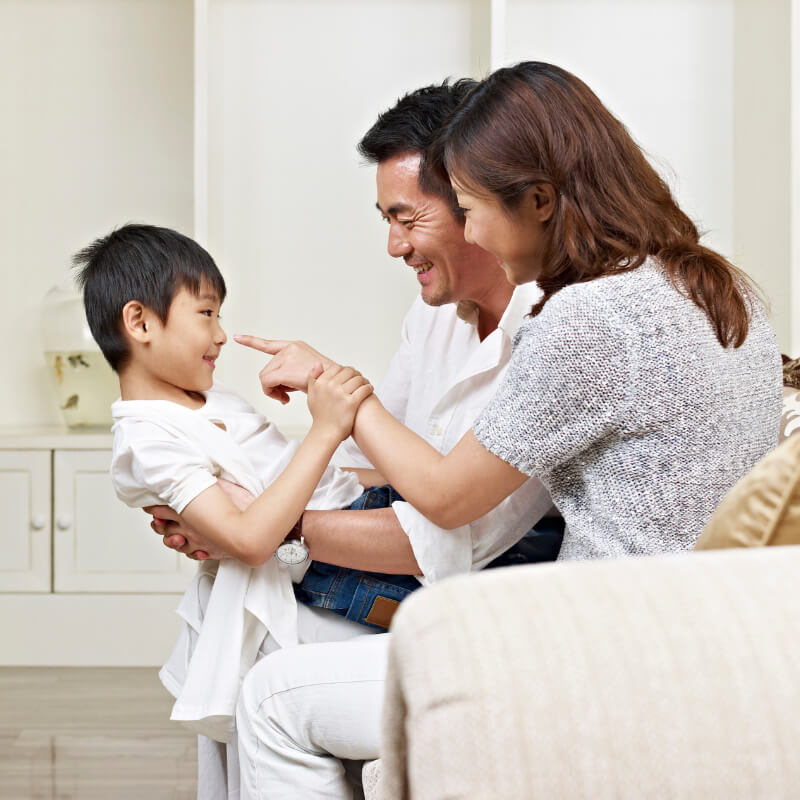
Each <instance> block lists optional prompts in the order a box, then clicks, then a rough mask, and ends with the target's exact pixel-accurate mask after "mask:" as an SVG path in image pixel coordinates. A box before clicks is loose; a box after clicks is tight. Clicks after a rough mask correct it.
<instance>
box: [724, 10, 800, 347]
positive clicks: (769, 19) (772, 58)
mask: <svg viewBox="0 0 800 800" xmlns="http://www.w3.org/2000/svg"><path fill="white" fill-rule="evenodd" d="M790 5H791V3H790V0H770V2H768V3H764V2H760V1H759V0H736V26H735V36H734V42H735V49H736V62H735V71H734V78H735V91H736V105H735V117H734V127H733V130H734V147H735V149H734V163H735V173H734V175H735V181H734V187H733V188H734V194H733V197H734V230H735V238H734V243H735V252H734V257H735V259H736V263H737V264H739V265H740V266H741V267H742V268H743V269H745V270H746V271H747V272H748V273H749V274H750V275H752V277H753V278H754V279H755V280H756V282H757V283H758V284H759V286H760V287H761V289H762V292H763V293H764V295H765V296H766V297H767V299H768V300H769V305H770V314H771V317H772V324H773V326H774V327H775V332H776V333H777V335H778V342H779V344H780V346H781V349H782V350H783V352H786V353H793V354H794V355H795V356H799V355H800V342H795V343H794V345H792V343H791V337H792V304H791V292H790V291H789V286H790V283H791V231H792V227H791V170H790V168H789V165H790V163H791V150H792V140H791V25H790V24H789V20H790ZM795 309H796V310H795V314H796V315H798V316H800V305H799V306H795Z"/></svg>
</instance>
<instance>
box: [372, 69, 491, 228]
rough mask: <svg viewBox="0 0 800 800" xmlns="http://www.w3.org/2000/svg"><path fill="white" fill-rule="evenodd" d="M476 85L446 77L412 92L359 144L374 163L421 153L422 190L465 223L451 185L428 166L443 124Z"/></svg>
mask: <svg viewBox="0 0 800 800" xmlns="http://www.w3.org/2000/svg"><path fill="white" fill-rule="evenodd" d="M475 86H477V81H474V80H472V79H471V78H461V79H460V80H457V81H455V82H454V83H450V79H449V78H447V79H445V80H444V81H443V82H442V83H441V84H438V83H437V84H433V85H431V86H423V87H422V88H421V89H417V90H416V91H414V92H409V93H408V94H406V95H404V96H403V97H401V98H400V99H399V100H398V101H397V102H396V103H395V104H394V106H392V108H390V109H388V110H387V111H384V112H383V113H382V114H381V115H380V116H379V117H378V119H377V121H376V122H375V124H374V125H373V126H372V127H371V128H370V129H369V130H368V131H367V132H366V133H365V134H364V138H363V139H362V140H361V141H360V142H359V143H358V152H359V153H360V154H361V155H362V156H363V157H364V158H366V160H367V161H368V162H370V163H371V164H381V163H382V162H384V161H388V160H389V159H390V158H394V157H395V156H399V155H402V154H403V153H419V154H420V155H421V156H422V161H421V163H420V171H419V185H420V188H421V189H422V191H423V192H427V193H428V194H433V195H436V196H438V197H441V198H442V199H443V200H445V201H447V203H448V204H449V206H450V208H451V210H452V212H453V216H454V217H455V218H456V219H457V220H459V222H463V220H464V212H463V211H462V210H461V209H460V208H459V205H458V201H457V200H456V195H455V192H454V191H453V189H452V187H451V186H450V182H449V181H448V180H447V179H446V178H444V177H443V176H442V175H441V174H440V172H439V171H438V170H435V169H430V168H429V167H428V165H427V164H428V157H429V156H430V149H431V146H432V145H433V143H434V142H435V141H436V138H437V136H438V134H439V132H440V131H441V130H442V127H443V126H444V123H445V122H446V121H447V119H448V118H449V117H450V115H451V114H452V113H453V111H455V109H456V108H457V107H458V106H459V104H460V103H461V101H462V100H463V99H464V98H465V97H466V96H467V95H468V94H469V93H470V92H471V91H472V89H473V88H474V87H475Z"/></svg>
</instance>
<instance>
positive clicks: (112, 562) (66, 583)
mask: <svg viewBox="0 0 800 800" xmlns="http://www.w3.org/2000/svg"><path fill="white" fill-rule="evenodd" d="M110 458H111V437H110V435H109V434H108V432H106V431H91V430H82V431H75V432H70V431H67V430H65V429H63V428H28V429H23V428H5V429H3V428H0V503H2V508H3V516H2V522H0V554H2V558H0V642H2V647H0V665H42V666H44V665H61V666H91V665H98V666H99V665H108V666H156V665H158V664H161V663H163V662H164V661H165V660H166V658H167V656H168V655H169V652H170V649H171V647H172V643H173V641H174V639H175V636H176V634H177V630H178V617H177V615H176V614H175V613H174V612H175V609H176V608H177V606H178V603H179V601H180V596H181V594H182V593H183V591H184V589H185V588H186V586H187V585H188V584H189V582H190V581H191V578H192V576H193V575H194V574H195V572H196V569H197V565H196V564H195V562H193V561H190V560H189V559H187V558H185V557H184V556H181V555H178V554H176V553H174V552H172V551H170V550H168V549H167V548H165V547H164V545H163V544H162V542H161V538H160V537H159V536H157V535H156V534H155V533H153V531H152V530H151V529H150V527H149V524H148V517H147V516H146V515H145V514H144V512H142V511H140V510H137V509H131V508H127V507H126V506H124V505H123V504H122V503H121V502H120V501H119V500H117V498H116V496H115V494H114V490H113V488H112V486H111V479H110V477H109V474H108V469H109V463H110Z"/></svg>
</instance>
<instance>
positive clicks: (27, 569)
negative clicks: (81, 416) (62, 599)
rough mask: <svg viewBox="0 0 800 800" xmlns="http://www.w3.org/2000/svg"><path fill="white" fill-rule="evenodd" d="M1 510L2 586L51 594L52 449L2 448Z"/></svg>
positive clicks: (9, 589)
mask: <svg viewBox="0 0 800 800" xmlns="http://www.w3.org/2000/svg"><path fill="white" fill-rule="evenodd" d="M0 508H2V509H3V522H2V525H0V553H2V554H3V557H2V560H0V590H2V591H4V592H49V591H50V532H51V528H50V518H51V514H50V453H49V451H42V452H36V451H28V452H26V451H23V450H2V451H0Z"/></svg>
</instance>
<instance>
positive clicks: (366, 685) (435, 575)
mask: <svg viewBox="0 0 800 800" xmlns="http://www.w3.org/2000/svg"><path fill="white" fill-rule="evenodd" d="M472 85H473V82H472V81H467V80H465V81H458V82H456V83H454V84H452V85H448V84H447V82H445V83H444V84H442V85H441V86H431V87H427V88H425V89H421V90H419V91H416V92H413V93H411V94H409V95H407V96H406V97H404V98H402V99H401V100H400V101H399V102H398V103H397V104H396V105H395V107H394V108H392V109H390V110H389V111H387V112H385V113H384V114H382V115H381V117H380V118H379V119H378V121H377V122H376V124H375V125H374V126H373V127H372V129H370V131H369V132H368V133H367V134H366V136H365V137H364V139H363V140H362V142H361V143H360V145H359V150H360V152H361V153H362V155H364V156H365V157H366V158H367V159H368V160H369V161H371V162H372V163H376V164H377V190H378V202H377V206H378V210H379V211H380V213H381V216H382V217H383V218H384V219H385V220H386V222H387V223H388V225H389V240H388V250H389V253H390V255H392V256H394V257H396V258H402V259H403V260H404V261H405V263H406V264H407V265H408V266H409V267H410V268H411V269H413V270H414V272H415V273H416V278H417V281H418V282H419V285H420V298H418V299H417V300H416V301H415V303H414V305H413V306H412V308H411V310H410V312H409V314H408V316H407V318H406V320H405V323H404V326H403V335H402V344H401V347H400V349H399V350H398V352H397V353H396V354H395V356H394V358H393V359H392V362H391V364H390V366H389V369H388V371H387V374H386V377H385V379H384V381H383V382H382V384H381V386H380V388H379V390H378V395H379V397H380V399H381V401H382V402H383V403H384V405H385V406H386V407H387V408H388V409H389V411H390V412H391V413H392V414H393V415H394V416H396V417H397V418H398V419H400V420H401V421H403V422H404V423H405V424H406V425H407V426H408V427H410V428H411V429H412V430H414V431H416V432H417V433H419V434H420V435H421V436H423V437H424V438H425V439H427V440H428V441H429V442H430V443H431V444H432V445H434V446H435V447H436V448H437V449H439V450H441V451H442V452H447V451H448V450H450V449H451V448H452V447H453V445H454V444H455V443H456V442H457V441H458V440H459V439H460V438H461V436H462V435H463V434H464V433H465V431H466V430H467V429H468V428H469V427H470V426H471V424H472V422H473V421H474V419H475V417H476V416H477V414H478V413H479V412H480V411H481V410H482V408H483V407H484V406H485V405H486V403H487V402H488V401H489V399H490V398H491V397H492V395H493V394H494V391H495V389H496V388H497V386H498V384H499V382H500V380H501V378H502V376H503V374H504V372H505V366H506V364H507V362H508V359H509V357H510V354H511V338H512V336H513V334H514V332H515V331H516V328H517V327H518V325H519V323H520V322H521V321H522V319H523V317H524V315H525V314H526V313H527V312H528V311H529V310H530V308H531V306H532V305H533V303H534V302H536V300H538V291H537V290H536V289H535V287H531V286H530V285H528V286H524V287H519V288H517V289H516V290H514V288H513V287H512V286H511V285H510V284H509V283H508V282H507V281H506V279H505V274H504V273H503V270H502V268H501V267H500V266H499V264H498V263H497V261H496V259H494V258H493V257H492V256H490V255H489V254H487V253H486V252H485V251H483V250H480V249H479V248H477V247H475V246H474V245H470V244H467V242H466V241H465V240H464V229H463V218H462V216H461V215H460V213H459V209H458V207H457V204H456V201H455V197H454V195H453V193H452V190H451V188H450V185H449V183H447V182H446V181H444V180H442V179H441V178H440V177H439V176H438V175H436V174H434V173H432V172H430V171H429V170H427V169H426V167H425V162H424V158H423V157H424V155H425V154H426V152H427V151H428V149H429V148H430V146H431V144H432V142H433V140H434V138H435V135H436V133H437V131H438V129H439V127H440V126H441V124H442V123H443V121H444V119H445V118H446V116H447V115H448V114H449V112H450V111H451V110H452V109H453V108H455V106H456V105H458V103H459V102H460V100H461V99H462V98H463V97H464V96H465V95H466V94H467V92H468V91H469V89H470V88H471V87H472ZM240 341H241V342H242V343H243V344H248V345H249V346H253V347H256V349H260V350H262V351H263V352H266V353H269V354H272V355H273V358H272V360H271V361H270V363H269V364H268V365H267V366H266V367H265V368H264V369H263V370H262V372H261V380H262V386H263V388H264V391H265V393H267V394H268V395H270V396H272V397H274V398H276V399H280V400H282V401H284V402H285V401H287V400H288V395H286V393H285V391H284V389H283V388H282V383H283V382H284V381H286V382H287V383H288V382H290V381H289V377H290V375H289V373H288V372H287V370H291V369H293V368H294V365H297V364H303V360H304V359H305V363H304V365H303V366H301V367H300V368H301V369H302V370H304V374H306V373H307V364H308V363H309V362H310V363H313V361H314V360H324V359H322V357H321V356H320V355H319V354H318V353H316V352H315V351H313V350H311V348H309V347H308V346H306V345H303V344H302V343H284V342H266V341H264V340H259V339H255V338H254V337H242V338H241V339H240ZM358 455H359V454H358V453H357V451H355V449H354V448H353V449H350V450H349V451H345V453H344V454H341V455H340V458H339V463H345V460H349V462H350V464H351V465H354V464H356V463H357V462H356V461H355V460H354V459H355V458H357V457H358ZM359 466H361V467H368V464H366V463H365V462H363V460H362V461H361V462H360V464H359ZM361 477H362V482H365V483H369V484H373V483H381V482H383V481H382V479H381V477H380V476H379V475H376V474H371V473H362V474H361ZM550 509H551V503H550V500H549V497H548V496H547V494H546V492H545V491H544V489H543V487H542V486H541V484H540V483H539V482H538V481H536V480H535V479H531V480H529V481H527V482H526V483H525V484H524V485H523V486H522V487H521V488H520V489H518V490H517V491H516V492H514V493H513V494H512V495H511V496H509V497H508V498H507V499H506V500H505V501H503V503H501V504H500V505H499V506H498V507H497V508H495V509H493V510H492V511H491V512H489V513H488V514H487V515H485V516H484V517H482V518H481V519H479V520H477V521H476V522H473V523H472V524H470V525H465V526H462V527H461V528H457V529H455V530H451V531H445V530H442V529H439V528H437V527H436V526H435V525H433V524H432V523H430V522H429V521H428V520H426V519H425V518H424V517H422V515H421V514H419V513H418V512H417V511H416V510H415V509H414V508H412V507H411V506H409V505H408V504H407V503H405V502H402V501H396V502H394V503H393V505H392V507H391V508H383V509H376V510H370V511H333V512H326V511H308V512H306V513H305V514H304V515H303V521H302V533H303V536H304V538H305V541H306V544H307V545H308V547H309V549H310V554H311V557H312V559H314V560H315V561H322V562H329V563H332V564H338V565H342V566H344V567H350V568H354V569H358V570H370V571H375V572H378V573H390V574H397V575H420V576H421V578H420V580H421V581H422V582H423V583H428V582H433V581H437V580H440V579H441V578H444V577H447V576H448V575H453V574H458V573H463V572H468V571H470V570H472V569H480V568H482V567H484V566H486V565H488V564H489V563H490V562H492V561H493V560H494V559H496V558H497V557H498V556H501V555H502V554H503V553H504V552H505V551H507V550H508V549H509V548H510V547H511V546H512V545H514V544H515V542H517V541H518V540H519V539H520V538H521V537H522V536H523V535H524V534H525V532H526V531H527V530H528V529H529V528H530V527H531V525H532V524H534V523H535V522H537V521H538V520H539V519H540V518H541V517H542V516H543V515H544V514H546V513H547V512H549V511H550ZM159 530H162V531H164V530H166V532H167V533H168V534H169V533H171V532H172V531H173V530H177V531H178V532H180V531H181V530H182V529H181V528H180V527H177V528H168V529H164V528H163V527H160V528H159ZM165 538H166V540H167V543H168V544H170V543H171V544H179V545H182V544H183V539H182V538H181V537H180V535H178V536H175V537H171V536H169V535H168V536H167V537H165ZM554 538H555V541H554ZM534 541H536V540H534ZM540 541H546V543H547V547H546V548H545V549H546V550H549V552H547V553H545V554H542V555H541V556H540V557H539V558H538V560H546V559H547V558H555V556H556V554H557V551H558V537H557V536H556V537H550V538H547V539H542V540H540ZM197 547H198V543H194V544H192V543H191V542H190V543H189V544H188V545H186V546H185V547H183V548H182V549H183V550H184V551H188V552H191V551H192V550H193V549H197ZM301 611H302V612H303V614H305V615H307V613H308V611H307V609H303V608H302V607H301ZM303 614H301V617H302V616H303ZM320 618H321V616H320V615H319V614H317V615H316V616H315V620H319V619H320ZM367 621H369V618H367ZM299 622H300V625H301V631H300V635H301V639H302V640H304V641H313V640H314V639H315V638H316V639H317V640H318V641H319V640H324V639H329V638H342V636H340V635H339V634H338V633H336V632H331V631H330V630H329V629H328V628H327V626H326V625H325V624H324V621H323V622H321V623H320V626H319V627H315V626H313V625H311V624H310V623H306V624H305V626H304V623H303V619H300V620H299ZM304 627H305V630H304V629H303V628H304ZM364 630H365V629H364V628H363V627H362V628H361V630H360V631H359V630H358V629H357V628H356V627H355V626H353V629H352V632H348V633H347V635H351V633H352V634H355V633H358V632H363V631H364ZM386 640H387V636H386V635H377V636H370V637H363V638H359V639H357V640H356V641H350V642H346V643H342V644H338V643H328V644H313V645H308V646H307V647H306V646H304V647H300V648H293V649H291V650H287V651H278V652H275V653H272V654H270V655H268V656H267V657H266V658H265V659H263V661H262V662H261V663H260V664H259V665H257V666H256V667H255V668H254V669H253V670H252V671H251V673H250V675H249V676H248V678H247V680H246V681H245V684H244V688H243V694H242V700H241V703H240V714H239V716H238V717H237V725H239V726H240V730H241V734H242V735H241V737H240V748H241V753H242V757H243V760H242V770H243V779H244V780H243V786H242V796H243V797H257V796H264V797H270V798H271V797H273V796H274V797H293V798H297V797H304V796H307V797H314V798H317V797H348V796H349V791H350V790H349V788H348V784H347V781H346V779H345V777H344V772H343V768H342V765H341V762H340V761H339V759H340V758H345V759H365V758H375V757H377V755H378V745H379V738H380V737H379V720H380V709H381V700H382V693H383V683H382V681H383V674H384V664H385V650H386V645H387V641H386ZM331 755H333V756H336V758H331V757H330V756H331ZM256 782H257V786H258V788H256Z"/></svg>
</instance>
